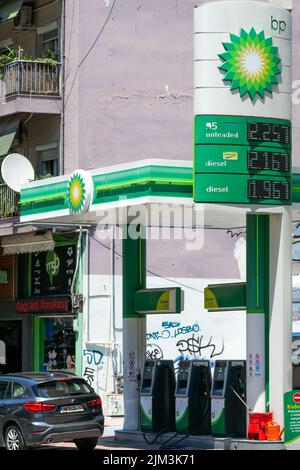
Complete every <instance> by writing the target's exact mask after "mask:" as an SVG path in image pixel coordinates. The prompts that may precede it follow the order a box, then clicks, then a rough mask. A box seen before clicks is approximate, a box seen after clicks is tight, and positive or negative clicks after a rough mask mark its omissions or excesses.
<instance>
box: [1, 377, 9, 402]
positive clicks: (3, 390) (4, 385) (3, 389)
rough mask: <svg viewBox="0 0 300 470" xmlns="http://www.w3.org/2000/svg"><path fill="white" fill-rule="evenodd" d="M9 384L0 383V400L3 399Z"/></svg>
mask: <svg viewBox="0 0 300 470" xmlns="http://www.w3.org/2000/svg"><path fill="white" fill-rule="evenodd" d="M8 384H9V382H4V381H0V400H4V399H5V393H6V390H7V386H8Z"/></svg>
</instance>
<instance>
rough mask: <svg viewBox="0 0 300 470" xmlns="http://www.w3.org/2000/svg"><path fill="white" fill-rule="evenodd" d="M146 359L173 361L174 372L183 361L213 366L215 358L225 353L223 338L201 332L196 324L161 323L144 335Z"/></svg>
mask: <svg viewBox="0 0 300 470" xmlns="http://www.w3.org/2000/svg"><path fill="white" fill-rule="evenodd" d="M146 338H147V350H146V357H147V359H152V360H155V359H157V360H160V359H171V358H172V359H173V361H174V367H175V372H177V371H178V368H179V364H180V362H181V361H183V360H193V359H205V360H209V361H210V362H211V365H212V366H213V364H214V361H215V358H216V357H218V356H222V355H223V353H224V351H225V341H224V338H221V339H220V338H216V337H214V336H212V335H206V334H204V332H202V330H201V328H200V326H199V324H198V323H191V324H187V325H181V323H180V322H171V321H163V322H162V323H161V328H158V329H157V330H154V329H153V330H152V331H151V332H148V333H147V335H146Z"/></svg>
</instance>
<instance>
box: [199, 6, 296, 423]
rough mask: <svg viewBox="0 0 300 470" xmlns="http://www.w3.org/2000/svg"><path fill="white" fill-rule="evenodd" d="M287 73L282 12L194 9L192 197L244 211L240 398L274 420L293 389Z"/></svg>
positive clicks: (285, 14)
mask: <svg viewBox="0 0 300 470" xmlns="http://www.w3.org/2000/svg"><path fill="white" fill-rule="evenodd" d="M291 77H292V20H291V14H290V12H289V11H287V10H284V9H282V8H278V7H274V6H272V5H270V4H268V3H264V2H256V1H224V2H213V3H206V4H204V5H200V6H198V7H196V8H195V14H194V201H195V202H196V203H205V204H223V205H227V206H233V210H234V206H238V207H239V208H245V212H246V213H247V284H246V309H247V402H248V406H249V407H250V408H251V409H252V410H253V411H257V412H265V411H269V410H270V411H273V412H274V416H275V418H276V419H277V421H278V422H280V423H282V424H283V396H284V393H285V392H287V391H288V390H289V389H290V387H291V365H290V362H291V358H290V349H289V348H290V342H291V337H292V335H291V314H290V311H291V294H290V292H291V247H290V245H291V243H290V233H291V209H290V206H291V203H292V201H291V199H292V198H291V169H292V126H291V119H292V102H291V88H292V86H291V80H292V78H291ZM205 207H207V206H205ZM220 314H221V313H220ZM229 321H230V319H229ZM276 348H278V351H280V353H279V352H278V351H276ZM228 359H230V358H228ZM241 359H242V358H241Z"/></svg>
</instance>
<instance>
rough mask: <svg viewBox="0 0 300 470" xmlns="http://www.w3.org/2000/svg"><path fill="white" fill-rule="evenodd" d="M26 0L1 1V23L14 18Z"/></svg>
mask: <svg viewBox="0 0 300 470" xmlns="http://www.w3.org/2000/svg"><path fill="white" fill-rule="evenodd" d="M23 3H24V0H3V1H2V2H1V1H0V23H2V22H3V21H7V20H13V19H14V18H15V17H16V16H17V15H18V14H19V11H20V10H21V8H22V5H23Z"/></svg>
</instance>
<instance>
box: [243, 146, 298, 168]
mask: <svg viewBox="0 0 300 470" xmlns="http://www.w3.org/2000/svg"><path fill="white" fill-rule="evenodd" d="M247 163H248V164H247V166H248V170H250V171H251V170H253V171H265V170H269V171H278V172H280V173H289V172H290V156H289V154H288V153H281V152H261V151H256V150H249V151H248V162H247Z"/></svg>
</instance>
